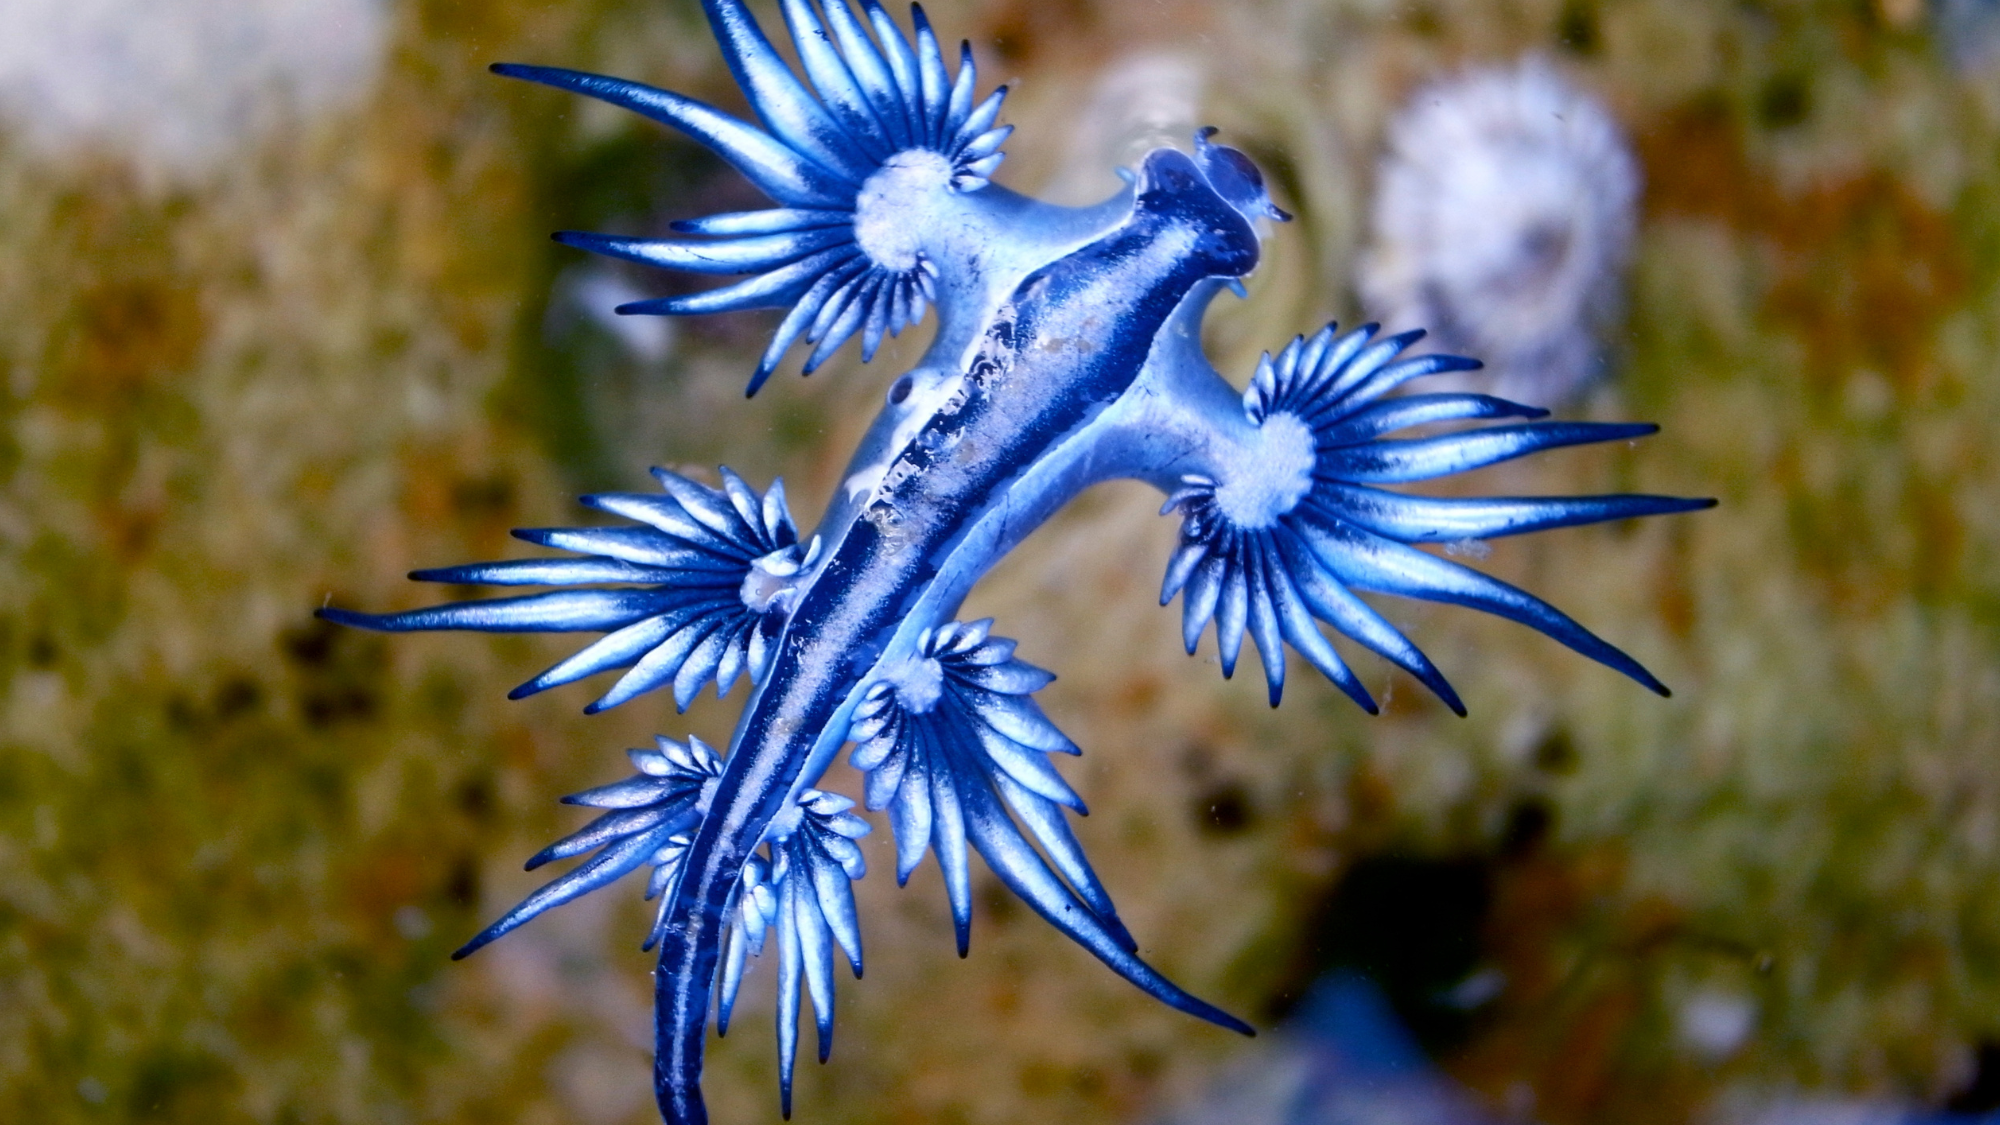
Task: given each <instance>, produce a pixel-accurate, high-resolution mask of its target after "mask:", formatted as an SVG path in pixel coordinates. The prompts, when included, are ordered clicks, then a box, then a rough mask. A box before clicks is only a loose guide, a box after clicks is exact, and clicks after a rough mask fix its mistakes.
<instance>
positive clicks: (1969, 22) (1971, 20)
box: [1931, 0, 2000, 73]
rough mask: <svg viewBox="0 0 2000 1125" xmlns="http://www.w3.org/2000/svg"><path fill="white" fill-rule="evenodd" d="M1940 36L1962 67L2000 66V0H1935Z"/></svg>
mask: <svg viewBox="0 0 2000 1125" xmlns="http://www.w3.org/2000/svg"><path fill="white" fill-rule="evenodd" d="M1931 11H1932V18H1933V19H1935V20H1936V21H1937V36H1938V38H1939V39H1940V40H1942V41H1943V43H1944V48H1945V51H1946V52H1947V53H1948V54H1950V56H1951V61H1952V62H1953V63H1955V64H1956V65H1957V66H1958V68H1959V69H1960V70H1964V71H1968V72H1972V73H1980V72H1985V71H1991V70H1996V69H2000V0H1934V3H1932V5H1931Z"/></svg>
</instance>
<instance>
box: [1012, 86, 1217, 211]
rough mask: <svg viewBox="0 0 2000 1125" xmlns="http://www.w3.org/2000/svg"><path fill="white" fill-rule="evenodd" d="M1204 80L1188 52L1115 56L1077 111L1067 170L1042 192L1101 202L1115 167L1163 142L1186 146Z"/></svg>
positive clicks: (1134, 163) (1054, 198) (1130, 163)
mask: <svg viewBox="0 0 2000 1125" xmlns="http://www.w3.org/2000/svg"><path fill="white" fill-rule="evenodd" d="M1206 85H1207V80H1206V77H1205V76H1204V74H1203V71H1202V65H1201V63H1200V61H1199V60H1197V59H1195V58H1192V57H1190V56H1187V55H1179V54H1170V53H1146V54H1137V55H1128V56H1126V57H1125V58H1123V59H1120V60H1118V61H1117V62H1115V63H1113V64H1112V65H1111V66H1110V67H1109V68H1108V69H1107V70H1105V72H1104V76H1103V77H1102V78H1099V79H1098V80H1097V84H1096V86H1095V88H1093V89H1092V91H1091V95H1090V100H1089V101H1088V102H1086V103H1084V105H1083V106H1082V107H1081V109H1079V110H1078V112H1077V113H1076V116H1075V118H1074V119H1073V123H1072V125H1071V128H1070V138H1069V151H1068V153H1067V154H1066V155H1065V158H1064V160H1063V165H1062V170H1061V171H1059V172H1057V173H1056V175H1055V178H1054V179H1053V180H1052V181H1051V182H1049V183H1047V184H1045V185H1043V187H1042V191H1041V193H1040V194H1041V195H1042V196H1043V197H1044V198H1046V199H1048V200H1050V201H1051V202H1055V203H1064V204H1071V205H1081V204H1087V203H1096V202H1098V201H1099V200H1101V199H1103V198H1104V197H1105V196H1107V195H1109V194H1110V193H1111V192H1113V191H1115V190H1117V188H1118V184H1117V182H1116V181H1115V180H1112V179H1111V174H1110V172H1111V169H1113V168H1136V167H1138V164H1139V160H1140V158H1141V157H1143V156H1145V155H1146V154H1147V153H1148V152H1151V151H1152V150H1154V149H1156V148H1160V147H1163V146H1169V145H1173V146H1178V147H1180V148H1182V149H1186V148H1188V147H1189V145H1190V144H1192V143H1193V136H1194V130H1195V127H1196V126H1198V125H1200V124H1201V122H1200V121H1199V120H1198V118H1199V116H1200V114H1201V98H1202V90H1203V88H1204V87H1205V86H1206ZM1225 143H1226V138H1225Z"/></svg>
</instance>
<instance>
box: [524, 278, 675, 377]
mask: <svg viewBox="0 0 2000 1125" xmlns="http://www.w3.org/2000/svg"><path fill="white" fill-rule="evenodd" d="M555 288H556V299H555V300H553V301H551V302H550V303H549V319H548V323H547V324H546V326H545V327H546V330H547V331H548V333H549V336H550V338H551V340H554V339H556V338H558V337H560V336H561V335H562V334H563V333H564V332H567V331H568V330H569V327H570V326H571V325H572V324H574V323H576V321H577V320H578V319H579V318H581V319H583V320H585V321H588V322H589V323H590V324H592V325H593V326H595V327H597V328H598V329H601V330H602V331H603V332H604V333H605V334H606V335H608V336H610V337H611V338H612V339H614V340H616V341H618V345H619V346H620V347H621V348H623V349H624V350H625V353H626V354H627V355H629V356H631V357H632V358H633V359H636V360H638V361H639V362H641V363H644V364H658V363H661V362H663V361H665V360H666V358H667V357H668V356H669V355H672V354H673V350H674V321H673V319H672V318H671V317H664V316H644V315H641V316H621V315H619V314H618V313H617V312H615V311H614V310H616V309H617V307H618V306H619V305H623V304H629V303H631V302H633V301H643V300H645V299H646V298H647V297H649V296H651V294H649V293H646V292H644V291H642V290H641V289H639V287H638V286H636V285H633V284H632V283H631V282H629V281H627V280H625V279H624V278H623V277H621V276H619V274H618V272H617V270H615V269H614V268H612V267H611V266H608V265H604V264H602V263H593V264H591V265H588V266H573V267H571V268H569V269H567V270H564V271H563V273H562V276H561V277H559V278H557V279H556V286H555Z"/></svg>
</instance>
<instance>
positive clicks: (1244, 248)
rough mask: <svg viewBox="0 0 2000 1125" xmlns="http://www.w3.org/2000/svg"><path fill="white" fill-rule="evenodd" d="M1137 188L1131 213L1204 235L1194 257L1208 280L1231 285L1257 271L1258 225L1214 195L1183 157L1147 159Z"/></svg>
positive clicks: (1167, 152)
mask: <svg viewBox="0 0 2000 1125" xmlns="http://www.w3.org/2000/svg"><path fill="white" fill-rule="evenodd" d="M1246 163H1247V162H1246ZM1251 170H1252V171H1253V172H1254V171H1255V168H1254V167H1253V168H1252V169H1251ZM1138 188H1139V194H1138V200H1137V201H1136V203H1135V205H1134V210H1135V212H1140V213H1152V214H1155V215H1160V216H1172V217H1173V221H1175V222H1179V223H1184V224H1191V225H1193V226H1195V227H1196V228H1197V229H1199V230H1201V231H1202V232H1203V233H1202V234H1201V235H1200V236H1199V238H1198V239H1197V240H1196V246H1195V248H1194V253H1195V254H1196V255H1198V256H1199V257H1200V258H1201V265H1202V267H1203V268H1204V269H1205V270H1206V272H1207V275H1208V276H1210V277H1221V278H1230V279H1235V278H1240V277H1243V276H1246V275H1247V274H1249V272H1250V271H1251V270H1253V269H1256V268H1257V257H1258V244H1259V239H1258V236H1257V223H1256V220H1255V219H1254V218H1253V217H1252V216H1251V215H1250V214H1248V213H1247V212H1244V211H1243V210H1242V208H1241V206H1240V205H1238V204H1236V203H1234V202H1232V201H1231V200H1230V199H1229V198H1228V197H1227V196H1226V195H1224V194H1223V193H1222V192H1221V191H1220V190H1218V189H1217V188H1216V187H1215V185H1214V183H1213V182H1212V181H1211V180H1210V179H1209V177H1208V175H1207V174H1206V172H1204V170H1203V169H1202V168H1201V166H1200V165H1198V164H1196V163H1195V161H1194V160H1193V159H1191V158H1189V156H1188V155H1187V154H1186V153H1184V152H1181V151H1180V150H1178V149H1172V148H1156V149H1154V150H1153V151H1152V152H1150V153H1147V154H1146V159H1145V161H1144V163H1143V164H1142V165H1141V170H1140V178H1139V184H1138ZM1260 190H1261V189H1260Z"/></svg>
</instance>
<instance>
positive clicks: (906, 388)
mask: <svg viewBox="0 0 2000 1125" xmlns="http://www.w3.org/2000/svg"><path fill="white" fill-rule="evenodd" d="M911 385H912V384H911V383H910V377H909V376H908V375H905V376H903V377H902V378H900V379H898V380H896V383H895V385H894V386H892V387H890V388H889V401H890V403H892V404H900V403H901V402H902V401H903V400H904V399H906V398H909V397H910V387H911Z"/></svg>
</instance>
